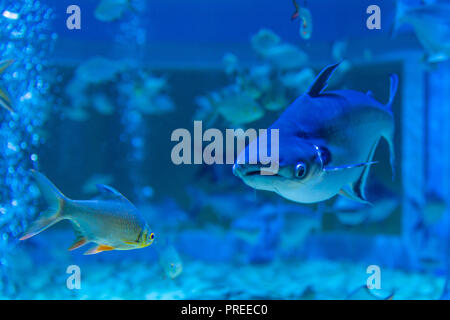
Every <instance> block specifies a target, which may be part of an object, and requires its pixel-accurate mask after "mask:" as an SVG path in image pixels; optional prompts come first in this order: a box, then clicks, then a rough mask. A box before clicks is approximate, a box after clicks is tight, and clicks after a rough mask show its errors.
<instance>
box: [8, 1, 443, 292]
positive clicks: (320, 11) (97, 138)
mask: <svg viewBox="0 0 450 320" xmlns="http://www.w3.org/2000/svg"><path fill="white" fill-rule="evenodd" d="M101 2H102V3H103V4H104V5H105V6H104V7H103V8H104V9H102V10H103V11H101V12H100V13H99V12H98V10H100V9H99V6H100V3H101ZM297 2H298V4H299V5H300V7H301V8H305V9H307V10H309V11H310V12H311V16H312V21H308V23H312V25H313V29H312V33H311V35H310V38H309V39H303V38H302V37H301V36H300V33H299V28H300V24H301V22H300V20H299V19H295V20H293V21H291V16H292V14H293V13H294V11H295V8H294V5H293V2H292V1H290V0H283V1H269V0H258V1H256V0H248V1H237V0H236V1H235V0H233V1H229V0H228V1H214V2H212V1H207V0H197V1H174V0H158V1H144V0H130V1H113V0H103V1H100V0H95V1H94V0H78V1H76V2H73V1H66V0H63V1H60V0H41V1H36V0H20V1H16V0H2V1H0V14H1V15H0V61H5V60H8V59H13V60H14V62H13V64H12V65H10V66H9V67H8V68H6V69H5V70H4V72H3V73H2V74H0V89H1V90H2V92H4V93H6V94H7V95H8V96H9V98H10V100H11V107H12V108H13V109H14V111H15V112H14V113H11V112H9V111H8V110H6V108H2V107H0V155H1V158H0V159H1V161H0V179H1V181H2V183H1V185H0V279H1V280H0V298H1V299H384V298H393V299H394V300H396V299H440V298H447V297H448V292H447V289H446V283H447V279H448V277H449V269H448V266H449V261H448V255H449V244H450V242H449V240H450V233H449V230H450V212H449V203H450V135H449V132H450V128H449V126H450V125H449V123H450V90H449V88H450V62H449V61H448V59H442V61H439V62H433V63H429V62H427V61H426V57H427V55H429V52H427V48H426V47H424V46H423V41H421V40H423V39H420V38H419V37H418V35H417V32H416V30H417V28H416V29H415V28H414V26H413V25H411V24H407V23H405V24H403V25H401V27H400V28H399V29H398V30H397V32H395V34H393V33H392V30H393V26H394V24H395V23H396V21H397V23H398V18H396V10H398V7H399V6H398V4H396V2H397V1H396V0H383V1H377V5H378V6H379V8H380V10H381V29H379V30H377V29H375V30H369V29H368V28H367V27H366V20H367V18H368V17H369V14H367V13H366V9H367V7H368V6H370V5H371V4H373V1H370V0H364V1H360V0H345V1H331V0H320V1H318V0H315V1H312V0H306V1H305V0H298V1H297ZM404 2H405V3H407V5H408V6H415V5H420V1H414V0H410V1H404ZM429 2H430V3H435V4H437V5H449V3H448V2H447V1H445V0H444V1H429ZM73 4H76V5H78V7H79V8H80V10H81V20H80V27H81V29H68V27H67V25H66V20H67V19H68V17H69V15H70V14H67V13H66V9H67V7H68V6H69V5H73ZM430 5H432V4H430ZM442 10H443V9H442ZM96 12H97V13H96ZM115 12H119V14H118V16H116V17H113V14H114V13H115ZM439 12H440V11H439V10H438V11H437V12H435V13H434V16H432V17H431V20H430V21H431V23H436V21H444V22H443V23H444V25H445V24H446V26H447V27H448V28H450V21H449V20H450V17H449V16H445V14H442V15H439ZM442 12H444V11H442ZM101 16H103V17H104V16H106V17H107V18H106V20H111V21H104V19H103V18H101ZM439 19H443V20H439ZM428 23H430V22H428ZM262 34H265V35H266V36H267V37H269V38H270V37H272V39H273V38H276V39H277V40H276V41H275V42H276V44H275V47H276V48H282V46H283V45H284V46H285V47H284V48H286V47H288V48H289V50H291V51H290V53H289V54H287V55H286V56H283V55H282V54H283V53H278V55H277V54H272V55H270V54H262V53H261V52H258V49H257V45H256V46H255V43H256V44H258V43H261V42H262V41H263V39H262V38H263V37H262V36H261V35H262ZM449 34H450V32H449ZM258 35H259V38H258ZM427 36H428V37H429V38H430V39H431V38H432V37H435V34H433V33H428V34H427ZM441 40H442V41H440V43H450V39H445V38H444V39H441ZM445 40H448V41H447V42H445ZM258 41H259V42H258ZM277 46H280V47H277ZM292 50H293V51H292ZM442 50H444V51H445V48H444V49H442ZM447 50H448V46H447ZM292 52H293V53H292ZM447 52H448V51H447ZM227 54H228V60H227V59H226V58H224V57H226V56H227ZM230 54H231V55H230ZM449 55H450V53H449ZM300 57H304V59H303V60H302V59H300ZM233 59H235V60H233ZM297 59H298V61H299V62H298V63H296V64H295V63H294V62H295V61H297ZM300 60H301V61H300ZM227 61H228V62H227ZM233 61H236V62H235V63H233ZM340 61H344V62H342V63H341V65H340V67H339V68H338V71H336V73H335V74H334V75H333V77H332V78H331V80H330V82H329V89H333V90H334V89H351V90H357V91H361V92H364V93H365V92H367V91H372V94H373V96H374V97H375V99H376V100H378V101H380V102H383V103H385V102H387V101H388V99H389V74H391V73H395V74H397V75H398V76H399V80H400V86H399V91H398V93H397V95H396V98H395V100H394V104H393V106H392V112H393V116H394V122H395V135H394V140H393V141H394V144H395V156H396V162H395V165H396V174H395V176H394V178H392V175H391V167H390V165H389V148H388V145H387V143H385V142H384V141H383V142H381V143H380V144H379V146H378V147H377V150H376V152H375V154H374V160H376V161H378V163H377V164H376V165H374V166H372V168H371V170H370V174H369V177H368V179H367V191H366V194H367V197H368V200H369V201H370V202H372V203H373V206H371V205H362V204H360V203H357V202H354V201H351V200H347V199H345V198H343V197H342V196H340V195H336V196H334V197H332V198H330V199H328V200H325V201H321V202H319V203H312V204H302V203H296V202H293V201H289V200H287V199H285V198H283V197H281V196H279V195H278V194H276V193H274V192H268V191H261V190H255V189H253V188H251V187H249V186H247V185H246V184H244V182H243V181H242V180H241V179H239V178H238V177H236V176H235V175H233V170H232V167H233V165H232V164H231V163H229V164H214V165H207V164H205V163H203V164H182V165H177V164H175V163H174V160H173V157H172V150H173V148H174V146H175V145H176V144H177V143H176V142H175V141H173V139H171V136H172V134H173V132H174V131H175V130H176V129H186V130H187V131H188V132H190V133H191V134H192V137H193V138H194V121H195V120H201V121H203V131H206V129H208V128H216V129H218V130H219V132H225V129H237V128H242V129H249V128H255V129H264V128H268V127H269V126H270V125H271V124H272V123H273V122H274V121H275V120H277V119H278V117H279V116H280V114H281V113H282V111H283V110H284V109H285V108H286V107H287V106H288V105H289V104H290V103H292V102H293V101H294V100H295V99H296V98H297V97H298V96H299V95H301V94H303V93H304V92H305V91H306V90H307V88H308V87H309V85H310V84H311V83H312V81H313V80H314V78H315V76H316V75H317V74H318V73H319V72H320V71H321V70H322V69H323V68H324V67H326V66H328V65H330V64H334V63H336V62H340ZM264 70H269V72H268V73H264ZM288 76H298V77H299V78H301V80H297V82H296V81H294V80H292V79H293V77H291V78H289V77H288ZM294 78H295V77H294ZM224 88H225V89H224ZM236 88H237V89H236ZM233 90H234V91H233ZM234 94H235V95H237V96H238V97H239V98H240V97H241V94H242V95H243V94H246V97H249V96H250V97H251V99H252V101H253V102H254V103H255V105H257V106H258V110H257V111H255V110H251V111H246V110H247V109H246V108H247V107H248V105H246V104H245V103H244V102H241V101H242V100H240V99H238V98H236V99H234V100H233V99H231V98H230V99H231V101H232V103H231V104H230V103H225V102H226V101H227V99H228V98H229V97H230V96H231V97H234V96H233V95H234ZM199 97H203V98H206V100H208V99H209V100H208V101H209V102H208V103H209V104H210V106H209V108H210V109H208V106H207V107H205V105H204V103H203V104H202V103H201V101H200V100H201V99H199ZM204 101H205V99H204ZM224 101H225V102H224ZM245 101H248V100H245ZM208 103H207V104H208ZM239 103H242V105H237V104H239ZM223 106H225V107H223ZM221 107H222V109H220V108H221ZM214 108H216V109H214ZM241 108H242V110H243V111H242V110H241ZM218 110H219V111H218ZM239 111H242V112H243V113H242V114H239V113H238V112H239ZM257 112H259V113H260V115H259V116H255V115H256V114H257ZM247 116H251V117H253V118H250V119H249V120H248V121H247V120H246V118H245V117H247ZM206 145H207V143H206V142H204V143H203V147H205V146H206ZM194 153H195V149H194V150H192V157H193V154H194ZM234 156H236V155H234ZM30 169H35V170H38V171H39V172H42V173H43V174H45V175H46V176H47V177H48V178H49V179H50V180H51V181H52V182H53V183H54V184H55V185H56V186H57V187H58V188H59V189H60V190H61V191H62V192H63V193H64V194H65V195H66V196H68V197H70V198H71V199H80V200H87V199H92V198H98V197H99V192H98V190H97V189H96V186H95V185H96V184H106V185H110V186H112V187H114V188H115V189H117V190H118V191H120V193H121V194H123V195H124V196H126V197H127V198H128V199H129V200H130V201H131V202H132V203H133V204H134V205H135V206H136V207H137V208H138V210H139V212H140V214H142V216H143V217H144V219H145V220H146V221H147V222H148V224H149V225H150V226H151V228H152V231H153V232H154V233H155V237H156V240H155V242H154V243H153V244H152V245H150V246H148V247H145V248H139V249H136V250H129V251H121V250H112V251H105V252H101V253H98V254H96V255H83V253H84V252H85V251H86V250H87V249H88V248H89V246H91V244H88V245H87V246H86V247H83V248H80V249H77V250H74V251H68V250H67V248H68V247H70V246H71V244H72V243H73V241H74V239H75V236H74V233H73V227H72V225H71V224H70V223H69V222H68V221H62V222H60V223H58V224H56V225H54V226H52V227H51V228H49V229H48V230H45V231H44V232H42V233H39V234H38V235H36V236H34V237H32V238H30V239H27V240H24V241H20V240H19V238H20V237H21V236H22V235H23V233H24V232H25V231H26V230H27V227H29V226H30V224H31V223H32V222H33V221H34V220H35V219H36V218H37V217H38V216H39V214H40V212H42V211H44V210H45V209H46V207H47V206H48V204H46V202H45V199H44V197H43V196H42V194H41V193H40V191H39V189H38V188H37V185H36V184H35V182H34V181H33V179H32V177H31V175H30ZM102 227H103V228H108V226H107V224H105V225H102ZM122 227H123V226H122ZM111 232H112V233H113V234H114V233H115V232H117V230H116V231H111ZM169 247H170V248H171V250H169V249H168V248H169ZM85 248H86V249H85ZM174 252H175V256H174V255H173V253H174ZM167 255H169V258H168V259H169V260H168V261H169V262H168V261H167V260H164V257H165V256H167ZM171 262H176V263H177V264H179V265H180V266H181V265H182V271H181V269H180V270H179V271H181V272H177V273H176V274H175V275H174V274H171V273H170V270H169V269H170V263H171ZM74 270H75V271H74ZM369 284H372V285H374V288H372V289H370V290H366V289H364V286H366V285H369Z"/></svg>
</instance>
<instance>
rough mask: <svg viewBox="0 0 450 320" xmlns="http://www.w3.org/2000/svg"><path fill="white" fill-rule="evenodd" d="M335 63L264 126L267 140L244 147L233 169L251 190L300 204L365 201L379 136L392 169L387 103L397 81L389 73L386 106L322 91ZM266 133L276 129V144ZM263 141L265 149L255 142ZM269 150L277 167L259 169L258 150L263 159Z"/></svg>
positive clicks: (362, 97)
mask: <svg viewBox="0 0 450 320" xmlns="http://www.w3.org/2000/svg"><path fill="white" fill-rule="evenodd" d="M338 65H339V64H336V65H332V66H329V67H327V68H325V69H324V70H323V71H322V72H321V73H320V74H319V76H318V77H317V78H316V80H315V81H314V83H313V84H312V85H311V87H310V88H309V90H308V92H307V93H306V94H304V95H302V96H300V97H299V98H297V100H295V101H294V103H292V105H291V106H289V107H288V108H287V109H286V110H285V111H284V112H283V114H282V115H281V116H280V118H279V119H278V120H277V121H275V123H274V124H273V125H272V126H271V127H270V128H269V130H268V134H267V136H263V135H260V136H259V137H258V139H255V140H254V141H253V142H251V143H250V144H249V146H247V148H246V149H245V150H244V151H243V152H242V153H241V154H240V155H239V156H238V159H237V161H236V163H235V165H234V166H233V172H234V174H235V175H236V176H238V177H239V178H241V179H242V180H243V181H244V182H245V183H246V184H247V185H249V186H250V187H252V188H255V189H259V190H267V191H273V192H276V193H278V194H279V195H281V196H282V197H284V198H286V199H289V200H292V201H296V202H300V203H314V202H320V201H324V200H327V199H329V198H331V197H333V196H335V195H336V194H341V195H344V196H347V197H349V198H351V199H353V200H356V201H360V202H363V203H367V201H366V197H365V194H364V186H365V182H366V178H367V175H368V172H369V168H370V165H372V164H373V163H374V162H373V161H372V157H373V155H374V153H375V149H376V147H377V145H378V142H379V140H380V138H385V139H386V140H387V142H388V143H389V147H390V154H391V166H392V168H393V164H394V144H393V135H394V118H393V115H392V112H391V105H392V103H393V100H394V96H395V93H396V90H397V86H398V78H397V76H396V75H391V91H390V98H389V102H388V103H387V104H386V105H383V104H381V103H379V102H378V101H376V100H375V99H374V98H373V97H372V95H371V94H364V93H361V92H357V91H352V90H340V91H332V92H323V90H324V89H325V87H326V86H327V81H328V79H329V77H330V76H331V75H332V73H333V71H334V70H335V69H336V68H337V67H338ZM270 129H278V130H279V139H278V141H277V142H276V143H277V145H276V146H274V145H270V142H271V137H269V136H270V134H271V132H270ZM262 138H264V140H265V141H267V142H268V143H267V146H265V145H264V144H265V143H260V142H261V141H263V142H264V140H261V139H262ZM272 143H273V142H272ZM254 144H257V145H256V146H257V147H255V145H254ZM274 147H277V148H278V151H279V159H278V166H272V164H271V166H270V168H268V167H267V165H266V166H264V165H261V161H259V160H260V158H259V156H258V150H259V154H266V155H267V154H268V153H267V150H272V149H273V148H274ZM258 148H259V149H258ZM265 148H267V150H263V149H265ZM255 150H256V151H255ZM261 152H263V153H261ZM264 152H265V153H264ZM246 154H248V156H247V157H246ZM247 158H248V159H247ZM246 159H247V161H246ZM273 168H276V169H273ZM272 171H273V172H272Z"/></svg>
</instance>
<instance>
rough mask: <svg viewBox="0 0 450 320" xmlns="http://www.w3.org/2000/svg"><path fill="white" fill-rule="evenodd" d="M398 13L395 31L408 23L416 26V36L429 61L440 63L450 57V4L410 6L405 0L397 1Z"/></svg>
mask: <svg viewBox="0 0 450 320" xmlns="http://www.w3.org/2000/svg"><path fill="white" fill-rule="evenodd" d="M396 4H397V13H396V15H397V16H396V21H395V24H394V27H393V30H394V33H395V32H396V31H397V29H398V28H399V26H400V25H402V24H404V23H406V24H410V25H412V26H413V27H414V30H415V33H416V36H417V38H418V40H419V41H420V43H421V44H422V46H423V47H424V49H425V51H426V54H425V57H424V60H425V61H426V62H428V63H438V62H442V61H446V60H448V59H449V58H450V4H448V3H445V2H438V3H429V4H423V5H420V6H414V7H410V6H408V5H407V4H405V3H404V2H403V1H401V0H398V1H396Z"/></svg>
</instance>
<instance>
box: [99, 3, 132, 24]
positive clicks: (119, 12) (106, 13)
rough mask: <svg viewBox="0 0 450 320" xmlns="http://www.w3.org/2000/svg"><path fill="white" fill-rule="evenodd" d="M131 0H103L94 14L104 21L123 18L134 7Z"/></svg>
mask: <svg viewBox="0 0 450 320" xmlns="http://www.w3.org/2000/svg"><path fill="white" fill-rule="evenodd" d="M130 1H131V0H101V1H100V3H99V4H98V6H97V8H96V9H95V12H94V16H95V17H96V18H97V19H98V20H100V21H102V22H110V21H114V20H119V19H120V18H122V16H123V15H124V13H125V12H126V11H127V10H130V9H132V8H131V4H130Z"/></svg>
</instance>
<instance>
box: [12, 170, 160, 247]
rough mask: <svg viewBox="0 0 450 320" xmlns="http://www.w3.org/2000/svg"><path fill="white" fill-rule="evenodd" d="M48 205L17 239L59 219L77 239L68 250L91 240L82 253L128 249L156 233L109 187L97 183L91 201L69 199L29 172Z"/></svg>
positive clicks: (148, 241) (150, 239) (147, 241)
mask: <svg viewBox="0 0 450 320" xmlns="http://www.w3.org/2000/svg"><path fill="white" fill-rule="evenodd" d="M31 173H32V175H33V177H34V179H35V180H36V183H37V186H38V188H39V190H40V191H41V194H42V195H43V196H44V198H45V200H46V201H47V202H48V204H49V208H48V209H47V210H46V211H44V212H43V213H41V215H40V216H39V218H38V219H37V220H36V221H34V222H33V223H31V225H30V226H29V227H28V229H27V230H26V232H25V234H24V235H23V236H22V237H21V238H20V240H26V239H29V238H31V237H33V236H35V235H37V234H39V233H41V232H42V231H44V230H45V229H47V228H49V227H50V226H52V225H54V224H55V223H57V222H59V221H61V220H66V219H67V220H70V222H71V223H72V225H73V227H74V229H75V235H76V239H75V242H74V243H73V244H72V246H71V247H70V248H69V250H74V249H77V248H80V247H81V246H84V245H85V244H87V243H90V242H93V243H95V244H96V245H95V246H94V247H92V248H91V249H89V250H88V251H86V252H85V254H96V253H99V252H102V251H110V250H131V249H139V248H144V247H147V246H149V245H151V244H152V243H153V241H154V239H155V234H154V233H153V232H152V231H151V229H150V227H149V226H148V224H147V222H146V221H145V219H144V217H143V216H142V215H141V214H140V213H139V211H138V210H137V209H136V207H135V206H134V205H133V204H132V203H131V202H130V201H129V200H128V199H127V198H125V197H124V196H123V195H122V194H120V193H119V192H118V191H117V190H115V189H113V188H112V187H109V186H106V185H97V188H98V190H99V192H100V194H101V196H100V197H99V198H98V199H93V200H71V199H69V198H67V197H66V196H64V195H63V194H62V193H61V191H59V190H58V189H57V188H56V186H55V185H53V183H52V182H51V181H50V180H49V179H47V177H45V176H44V175H43V174H42V173H39V172H37V171H35V170H32V171H31Z"/></svg>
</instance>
